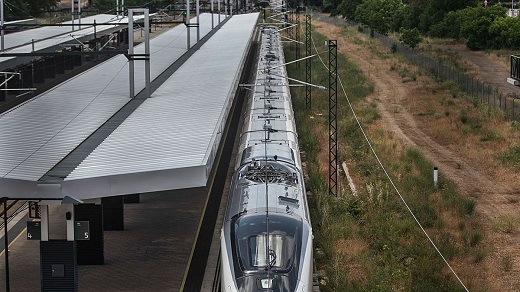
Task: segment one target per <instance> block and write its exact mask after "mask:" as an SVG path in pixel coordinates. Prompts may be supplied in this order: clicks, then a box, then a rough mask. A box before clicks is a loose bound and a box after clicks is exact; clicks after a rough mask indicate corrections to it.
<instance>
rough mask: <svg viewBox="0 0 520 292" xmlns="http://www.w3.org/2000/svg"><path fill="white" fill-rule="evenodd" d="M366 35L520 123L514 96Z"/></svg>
mask: <svg viewBox="0 0 520 292" xmlns="http://www.w3.org/2000/svg"><path fill="white" fill-rule="evenodd" d="M313 16H314V17H316V18H318V19H320V20H322V21H325V22H329V23H332V24H335V25H348V26H359V23H357V22H354V21H350V20H345V19H341V18H335V17H327V16H323V15H319V14H317V13H313ZM361 27H362V29H363V32H364V33H365V34H369V35H373V37H374V38H377V39H379V40H380V41H381V42H382V43H384V44H385V45H386V46H387V47H389V48H391V47H392V46H395V48H396V49H397V51H398V52H399V53H401V54H402V55H403V56H404V57H405V58H406V59H408V61H410V62H411V63H413V64H415V65H418V66H420V67H422V68H424V69H426V70H428V71H430V72H431V73H432V74H433V75H434V76H435V77H436V78H437V80H440V81H445V80H452V81H453V82H454V83H455V84H457V85H458V87H459V88H460V89H461V90H463V91H464V92H466V93H467V94H468V95H469V96H470V97H472V98H473V99H474V100H476V101H479V102H481V103H487V104H488V105H489V106H491V107H494V108H499V109H501V110H502V111H503V112H504V115H505V116H506V118H508V119H510V120H512V121H520V99H519V97H518V96H514V95H504V94H503V93H502V92H500V91H499V90H498V89H497V88H495V87H493V86H491V85H489V84H486V83H484V82H483V81H481V80H479V79H477V78H474V77H473V76H470V75H469V74H466V73H464V72H461V71H459V70H458V69H456V68H455V67H453V66H447V65H445V64H442V63H441V62H439V61H438V60H437V59H435V58H433V57H432V56H429V55H425V54H423V53H420V52H418V51H416V50H414V49H411V48H409V47H407V46H405V45H403V44H401V43H399V42H397V41H396V40H394V39H391V38H390V37H388V36H386V35H383V34H380V33H378V32H376V31H372V30H371V29H370V28H369V27H366V26H361Z"/></svg>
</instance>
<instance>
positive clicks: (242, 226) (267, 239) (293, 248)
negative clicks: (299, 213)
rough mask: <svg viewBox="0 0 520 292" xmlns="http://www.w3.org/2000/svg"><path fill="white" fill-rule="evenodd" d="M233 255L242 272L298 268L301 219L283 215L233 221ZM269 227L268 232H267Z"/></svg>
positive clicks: (249, 217)
mask: <svg viewBox="0 0 520 292" xmlns="http://www.w3.org/2000/svg"><path fill="white" fill-rule="evenodd" d="M233 227H234V228H233V231H234V232H232V233H234V234H232V235H234V238H235V240H234V242H233V243H234V244H233V249H234V252H233V255H234V260H235V262H236V265H235V267H240V270H241V271H242V272H255V271H266V270H271V271H275V272H277V271H278V272H282V273H284V272H288V271H289V270H291V269H292V268H294V267H295V266H296V267H298V264H299V263H298V262H297V259H298V256H297V255H298V253H299V252H300V250H301V247H300V245H301V236H302V228H303V222H302V221H301V219H300V220H298V219H295V218H294V217H291V216H287V215H284V214H272V215H271V214H269V226H268V225H267V217H266V216H265V214H253V215H245V216H242V217H239V218H237V219H236V221H234V224H233ZM267 230H269V232H267Z"/></svg>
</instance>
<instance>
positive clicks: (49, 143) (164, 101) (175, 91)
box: [0, 14, 258, 198]
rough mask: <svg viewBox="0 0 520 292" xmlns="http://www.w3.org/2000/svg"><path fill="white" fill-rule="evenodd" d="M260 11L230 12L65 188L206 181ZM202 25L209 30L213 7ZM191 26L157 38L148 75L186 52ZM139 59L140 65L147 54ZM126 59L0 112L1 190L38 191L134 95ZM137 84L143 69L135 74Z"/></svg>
mask: <svg viewBox="0 0 520 292" xmlns="http://www.w3.org/2000/svg"><path fill="white" fill-rule="evenodd" d="M257 17H258V14H248V15H243V16H242V15H239V16H233V17H232V18H230V20H229V21H228V22H227V23H226V24H225V25H224V26H223V27H221V28H220V29H219V30H218V31H217V32H216V33H215V35H213V36H212V37H211V38H210V39H209V40H208V41H207V42H206V43H205V44H204V45H203V46H202V47H201V48H199V50H198V51H196V52H195V53H194V54H193V56H192V57H191V58H190V59H188V60H187V61H186V62H185V63H184V65H182V67H180V68H179V69H178V70H177V71H176V72H175V73H174V75H172V76H171V77H170V78H169V79H168V80H167V81H166V82H165V83H164V84H163V85H162V86H161V87H160V88H159V89H158V90H157V91H155V92H154V93H153V94H152V96H151V98H149V99H147V100H146V101H145V102H144V103H143V104H142V105H141V106H140V107H139V108H137V110H136V111H135V112H134V113H133V114H131V115H130V116H129V117H128V118H127V120H125V121H124V122H123V124H121V125H120V126H119V127H118V128H117V129H116V130H115V131H114V132H113V133H112V134H111V135H110V136H108V138H107V139H106V140H105V141H104V142H103V143H101V144H100V145H99V146H98V147H97V148H96V149H95V150H94V151H93V152H92V153H91V154H90V155H88V156H87V158H86V159H85V160H84V161H83V162H82V163H81V164H80V165H79V166H78V167H77V168H76V169H75V170H74V171H73V172H72V173H71V174H70V175H68V177H66V179H65V181H64V182H63V183H62V184H63V189H62V192H66V193H67V194H71V195H75V196H77V197H79V198H89V197H101V196H110V195H117V194H126V193H136V192H145V191H154V190H157V188H159V189H174V188H182V187H187V186H201V185H204V184H205V183H206V180H207V176H208V173H209V169H210V168H211V166H212V163H213V159H214V156H215V153H216V150H217V148H218V143H219V141H220V135H221V134H222V129H223V126H224V124H225V120H226V116H227V113H228V111H229V107H230V106H231V99H232V98H233V97H234V90H236V86H237V83H238V78H239V73H240V72H239V71H240V70H239V68H240V66H241V65H242V64H243V62H244V60H245V54H246V51H247V47H248V45H249V43H250V39H251V36H252V31H253V28H254V25H255V23H256V19H257ZM216 18H217V17H215V19H214V21H216ZM200 25H201V27H200V32H201V36H204V35H205V34H207V33H208V32H209V31H210V30H211V15H210V14H202V15H201V16H200ZM185 34H186V27H185V26H177V27H175V28H173V29H171V30H170V31H168V32H165V33H163V34H161V35H159V36H158V37H156V38H154V39H152V40H151V58H150V60H151V68H152V69H151V70H152V72H151V74H152V80H153V79H154V78H155V77H157V76H158V75H159V74H161V72H163V71H164V70H165V68H166V67H168V66H169V65H170V64H172V63H173V62H174V61H175V59H177V58H179V57H180V56H181V55H182V54H184V53H185V52H186V36H185ZM193 35H194V30H193V29H192V44H194V42H195V40H194V36H193ZM143 52H144V46H139V47H136V53H137V54H139V53H143ZM135 65H136V68H135V72H138V73H139V72H141V73H142V72H143V70H144V62H136V64H135ZM127 66H128V62H127V60H126V58H125V57H124V56H117V57H114V58H112V59H111V60H109V61H108V62H105V63H102V64H100V65H98V66H96V67H93V68H92V69H90V70H88V71H86V72H84V73H82V74H80V75H78V76H76V77H75V78H72V79H71V80H69V81H67V82H65V83H63V84H61V85H59V86H57V87H55V88H53V89H51V90H49V91H48V92H46V93H44V94H41V95H39V96H38V97H36V98H34V99H32V100H30V101H28V102H26V103H24V104H22V105H20V106H18V107H16V108H14V109H12V110H10V111H8V112H5V113H3V114H1V115H0V132H1V133H2V139H0V161H1V163H0V191H1V190H4V191H5V192H10V194H9V196H10V197H23V196H25V197H27V194H28V193H33V194H35V195H41V194H39V192H40V191H36V186H37V185H38V184H39V182H38V180H39V179H40V178H41V177H42V176H43V175H45V174H46V173H47V172H48V171H49V170H50V169H52V168H53V167H54V166H55V165H56V164H57V163H59V162H60V161H61V160H62V159H64V158H65V157H66V156H67V155H68V154H69V153H71V151H73V150H74V149H75V148H76V147H77V146H78V145H79V144H81V143H82V142H83V141H84V140H85V139H86V138H88V137H89V135H91V134H92V133H93V132H94V131H96V130H97V129H98V128H99V127H100V126H101V125H102V124H103V123H105V122H106V121H107V120H108V119H109V118H110V117H111V116H112V115H114V113H116V112H117V111H118V110H120V109H121V108H122V107H123V106H124V105H125V104H126V103H127V102H128V101H129V100H130V98H129V96H128V95H129V88H128V68H127ZM143 75H144V74H143ZM135 88H136V92H139V91H140V90H142V89H143V88H144V76H139V74H136V84H135ZM172 174H174V175H175V176H174V179H173V180H172V177H171V175H172ZM168 179H169V180H170V182H169V181H168ZM138 180H144V181H145V182H146V183H144V184H140V183H139V182H138ZM26 182H35V184H26ZM183 182H184V184H183ZM92 183H95V184H96V187H97V189H96V191H95V192H94V191H92V190H93V189H92V187H93V185H92ZM60 188H61V186H60ZM39 189H40V188H38V190H39ZM41 196H42V197H45V196H46V195H45V194H44V195H41Z"/></svg>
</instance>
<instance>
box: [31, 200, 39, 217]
mask: <svg viewBox="0 0 520 292" xmlns="http://www.w3.org/2000/svg"><path fill="white" fill-rule="evenodd" d="M40 218H41V215H40V205H38V202H29V219H40Z"/></svg>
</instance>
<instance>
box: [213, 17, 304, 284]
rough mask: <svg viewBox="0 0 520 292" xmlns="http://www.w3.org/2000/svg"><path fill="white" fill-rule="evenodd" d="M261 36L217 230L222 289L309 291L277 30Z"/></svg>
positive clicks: (298, 168) (296, 159)
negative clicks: (219, 224) (254, 75)
mask: <svg viewBox="0 0 520 292" xmlns="http://www.w3.org/2000/svg"><path fill="white" fill-rule="evenodd" d="M261 38H262V39H261V48H260V55H259V62H258V67H257V69H258V71H257V76H256V82H255V86H254V88H253V92H254V94H253V97H252V98H251V100H249V101H248V104H247V109H246V114H245V122H244V126H243V129H242V133H241V138H240V148H239V152H238V156H237V163H236V166H235V174H234V176H233V180H232V185H231V190H230V197H229V203H228V207H227V211H226V216H225V219H224V225H223V227H222V230H221V263H222V266H221V288H222V291H223V292H229V291H299V292H300V291H312V273H313V255H312V254H313V248H312V239H313V235H312V228H311V223H310V218H309V210H308V205H307V198H306V196H305V186H304V182H303V174H302V165H301V160H300V152H299V149H298V139H297V134H296V128H295V122H294V114H293V109H292V103H291V95H290V92H289V86H288V81H287V79H286V77H287V72H286V70H285V65H284V62H285V61H284V55H283V49H282V43H281V38H280V33H279V31H278V28H277V27H274V26H266V27H263V28H261Z"/></svg>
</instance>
